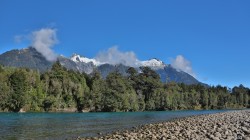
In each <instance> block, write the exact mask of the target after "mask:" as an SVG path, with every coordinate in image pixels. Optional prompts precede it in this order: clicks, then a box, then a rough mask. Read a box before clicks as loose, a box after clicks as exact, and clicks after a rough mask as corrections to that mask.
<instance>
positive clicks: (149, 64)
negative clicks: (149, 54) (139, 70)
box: [141, 58, 166, 69]
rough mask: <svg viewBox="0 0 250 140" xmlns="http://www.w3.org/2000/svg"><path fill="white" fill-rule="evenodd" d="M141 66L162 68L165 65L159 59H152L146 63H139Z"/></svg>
mask: <svg viewBox="0 0 250 140" xmlns="http://www.w3.org/2000/svg"><path fill="white" fill-rule="evenodd" d="M141 64H142V66H144V67H151V68H157V69H159V68H162V69H163V68H164V67H165V66H166V64H165V63H164V62H162V61H161V60H159V59H156V58H153V59H150V60H147V61H141Z"/></svg>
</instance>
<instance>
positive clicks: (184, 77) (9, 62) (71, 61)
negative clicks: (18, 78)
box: [0, 47, 200, 84]
mask: <svg viewBox="0 0 250 140" xmlns="http://www.w3.org/2000/svg"><path fill="white" fill-rule="evenodd" d="M57 60H58V61H59V62H60V63H61V65H63V66H64V67H65V68H67V69H70V70H74V71H79V72H85V73H87V74H90V73H92V72H93V70H94V69H96V70H98V71H99V72H100V73H101V75H102V77H103V78H105V77H106V76H107V75H108V74H109V73H110V72H114V71H119V72H120V73H121V74H123V75H127V73H126V71H127V69H128V68H129V67H131V66H127V65H126V64H131V63H120V64H109V63H102V62H100V61H97V60H96V59H90V58H87V57H82V56H80V55H77V54H74V55H73V56H72V57H71V58H67V57H64V56H62V55H61V56H59V57H58V58H57ZM53 63H54V62H49V61H47V60H46V59H45V57H44V56H43V55H42V54H41V53H39V52H37V51H36V49H34V48H32V47H29V48H26V49H21V50H11V51H7V52H5V53H3V54H0V64H1V65H4V66H11V67H27V68H30V69H35V70H39V71H40V72H45V71H47V70H49V69H50V68H51V66H52V65H53ZM134 63H135V64H134V67H135V68H136V69H138V70H139V67H140V66H147V67H150V68H152V69H153V70H155V72H157V73H158V74H159V75H160V77H161V80H162V82H171V81H174V82H177V83H185V84H199V83H200V82H199V81H198V80H197V79H195V78H194V77H192V76H191V75H189V74H188V73H185V72H183V71H180V70H177V69H175V68H173V67H172V66H171V65H167V64H165V63H164V62H162V61H161V60H158V59H156V58H154V59H150V60H147V61H139V60H137V61H136V62H134Z"/></svg>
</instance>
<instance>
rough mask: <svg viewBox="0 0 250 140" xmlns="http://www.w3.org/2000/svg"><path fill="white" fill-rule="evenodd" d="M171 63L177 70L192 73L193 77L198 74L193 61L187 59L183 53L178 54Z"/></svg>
mask: <svg viewBox="0 0 250 140" xmlns="http://www.w3.org/2000/svg"><path fill="white" fill-rule="evenodd" d="M171 65H172V66H173V67H174V68H176V69H177V70H181V71H184V72H186V73H188V74H190V75H192V76H193V77H196V75H195V73H194V71H193V69H192V65H191V63H190V62H189V61H188V60H187V59H185V58H184V57H183V56H182V55H178V56H176V58H175V59H172V60H171Z"/></svg>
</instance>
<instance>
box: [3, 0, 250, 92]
mask: <svg viewBox="0 0 250 140" xmlns="http://www.w3.org/2000/svg"><path fill="white" fill-rule="evenodd" d="M249 6H250V1H248V0H238V1H237V0H234V1H231V0H220V1H218V0H209V1H201V0H197V1H194V0H189V1H187V0H176V1H166V0H159V1H152V0H151V1H148V0H138V1H133V0H128V1H117V0H107V1H97V0H91V1H87V0H74V1H66V0H53V1H51V0H41V1H35V0H22V1H18V0H1V1H0V53H3V52H5V51H7V50H11V49H14V48H23V47H27V46H28V45H30V44H31V43H30V41H29V40H24V41H22V42H19V43H16V42H15V41H14V38H15V36H18V35H27V34H30V33H32V32H33V31H37V30H40V29H42V28H53V29H56V34H57V38H58V41H59V43H58V44H57V45H55V46H54V47H53V50H54V51H55V52H56V53H58V54H63V55H65V56H71V54H72V53H78V54H81V55H83V56H87V57H95V56H96V54H97V53H98V52H100V51H103V50H107V49H108V48H110V47H112V46H115V45H117V46H119V50H120V51H122V52H127V51H133V52H134V53H135V54H136V56H137V58H138V59H140V60H146V59H150V58H155V57H156V58H158V59H161V60H163V61H164V62H166V63H171V62H170V60H171V59H175V58H176V56H177V55H182V56H183V57H184V58H185V59H186V60H188V61H190V62H191V63H192V69H193V71H194V73H195V74H196V76H197V79H198V80H200V81H202V82H205V83H208V84H211V85H217V84H221V85H225V86H229V87H232V86H234V85H239V84H243V85H245V86H248V87H250V74H249V72H250V61H249V60H250V59H249V52H250V8H249Z"/></svg>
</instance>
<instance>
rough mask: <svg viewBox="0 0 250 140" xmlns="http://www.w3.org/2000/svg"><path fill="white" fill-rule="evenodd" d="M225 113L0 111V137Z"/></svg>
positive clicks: (85, 131)
mask: <svg viewBox="0 0 250 140" xmlns="http://www.w3.org/2000/svg"><path fill="white" fill-rule="evenodd" d="M217 112H225V110H208V111H160V112H128V113H0V139H13V140H15V139H25V140H26V139H72V138H76V137H77V136H96V135H97V133H99V132H101V133H107V132H111V131H114V130H122V129H126V128H131V127H133V126H137V125H141V124H147V123H154V122H161V121H165V120H171V119H174V118H180V117H187V116H192V115H200V114H209V113H217Z"/></svg>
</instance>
